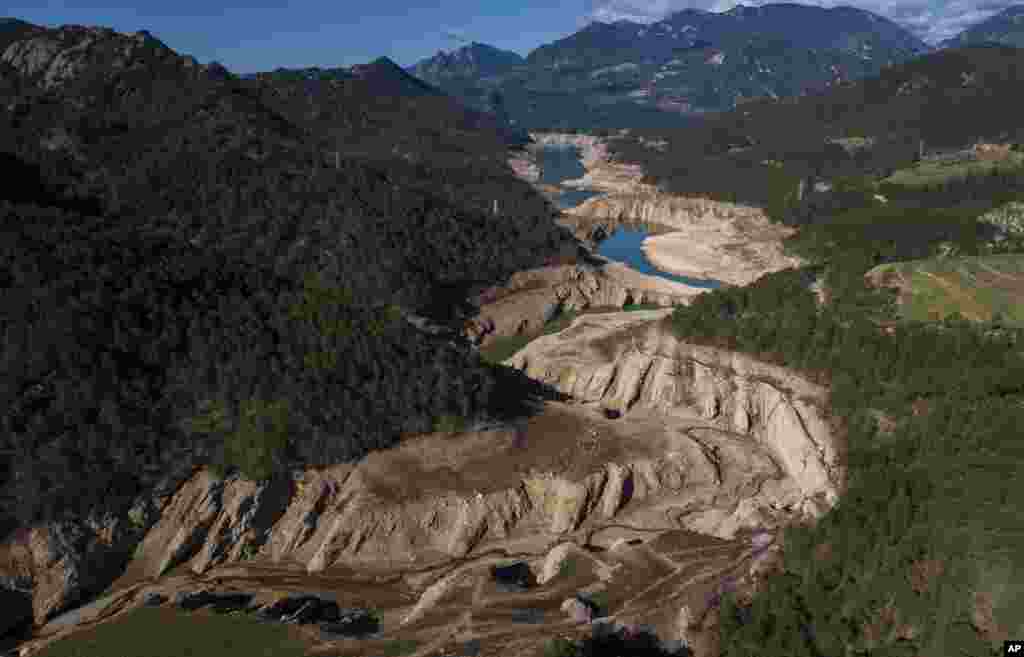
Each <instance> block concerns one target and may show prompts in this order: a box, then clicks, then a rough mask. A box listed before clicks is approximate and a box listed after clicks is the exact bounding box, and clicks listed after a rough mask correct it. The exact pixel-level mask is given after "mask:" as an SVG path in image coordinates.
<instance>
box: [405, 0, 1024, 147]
mask: <svg viewBox="0 0 1024 657" xmlns="http://www.w3.org/2000/svg"><path fill="white" fill-rule="evenodd" d="M1021 14H1022V11H1021V9H1020V8H1011V9H1008V10H1006V11H1004V12H1002V13H1001V14H999V15H997V16H996V17H993V18H991V19H989V20H988V21H985V22H983V23H982V24H979V25H978V26H976V27H972V28H969V29H968V30H965V31H964V33H963V34H962V35H960V36H959V37H957V39H955V40H950V42H947V43H946V44H944V46H945V47H948V46H950V45H966V44H967V43H975V42H977V40H978V38H979V37H978V35H979V34H981V35H988V36H986V37H985V38H986V39H989V40H992V39H995V40H999V41H1001V42H1003V43H1007V44H1011V45H1012V44H1013V43H1015V42H1014V39H1015V38H1016V39H1019V38H1020V35H1021V34H1024V29H1021V28H1020V27H1019V26H1020V25H1024V24H1021V23H1018V22H1014V21H1015V20H1017V21H1019V20H1020V19H1019V18H1016V19H1015V18H1014V17H1015V16H1017V17H1019V16H1020V15H1021ZM1014 30H1017V31H1016V32H1015V31H1014ZM993 35H997V36H998V38H996V36H993ZM1015 35H1016V36H1015ZM933 50H936V48H935V47H933V46H931V45H929V44H927V43H925V42H924V41H922V40H921V39H919V38H917V37H916V36H914V35H913V34H912V33H911V32H910V31H909V30H908V29H906V28H904V27H902V26H900V25H899V24H897V23H895V22H893V21H891V20H889V19H887V18H883V17H882V16H879V15H877V14H874V13H872V12H870V11H866V10H863V9H856V8H853V7H835V8H829V9H826V8H822V7H817V6H808V5H800V4H795V3H777V4H769V5H763V6H760V7H749V6H744V5H738V6H737V7H735V8H733V9H731V10H729V11H726V12H721V13H717V12H711V11H704V10H700V9H685V10H682V11H678V12H675V13H672V14H670V15H669V16H667V17H666V18H664V19H663V20H660V21H657V22H655V23H652V24H649V25H644V24H641V23H636V22H632V21H627V20H621V21H616V22H613V23H603V22H597V21H595V22H592V23H590V24H589V25H587V26H586V27H584V28H583V29H581V30H579V31H577V32H575V33H574V34H571V35H569V36H568V37H566V38H564V39H559V40H557V41H555V42H553V43H549V44H544V45H542V46H540V47H538V48H536V49H535V50H533V51H532V52H530V53H529V54H527V56H526V57H525V58H523V57H520V56H519V55H518V54H516V53H513V52H509V51H503V50H499V49H497V48H493V47H491V46H488V45H485V44H480V43H473V44H470V45H468V46H464V47H462V48H459V49H458V50H455V51H453V52H450V53H444V52H440V53H438V54H437V55H435V56H433V57H430V58H428V59H424V60H422V61H420V62H418V63H416V64H415V65H413V66H410V67H408V68H407V69H406V70H407V71H409V72H410V73H413V74H414V75H416V76H417V77H420V78H422V79H424V80H426V81H427V82H429V83H431V84H434V85H437V86H438V87H440V88H441V89H443V90H445V91H447V92H448V93H450V94H452V95H454V96H456V97H458V98H460V99H461V100H462V101H463V102H465V103H466V104H468V105H470V106H473V107H476V108H478V109H482V110H487V111H493V110H494V109H495V101H496V100H497V101H498V102H499V103H500V105H501V109H502V110H503V111H505V112H507V114H508V116H509V117H511V118H512V120H514V121H516V122H517V123H518V124H519V125H522V126H525V127H528V128H531V129H533V128H558V129H565V128H568V127H573V128H581V129H583V128H588V127H590V128H595V127H619V128H621V127H654V126H656V125H662V124H666V123H667V124H672V123H675V124H676V125H678V124H679V123H680V121H679V118H678V117H679V115H680V114H683V115H693V114H696V115H699V114H703V113H706V112H709V111H722V110H727V109H730V108H732V107H735V106H736V105H738V104H741V103H743V102H745V101H748V100H750V99H752V98H757V97H765V96H767V97H785V96H795V95H801V94H806V93H811V92H814V91H817V90H821V89H825V88H828V87H830V86H834V85H836V84H841V83H843V82H848V81H851V80H856V79H861V78H864V77H869V76H872V75H876V74H878V73H879V72H880V71H881V70H882V69H883V68H885V67H886V66H890V65H893V64H897V63H900V62H903V61H907V60H909V59H911V58H913V57H916V56H918V55H921V54H924V53H927V52H931V51H933ZM670 117H673V118H674V121H673V119H672V118H670Z"/></svg>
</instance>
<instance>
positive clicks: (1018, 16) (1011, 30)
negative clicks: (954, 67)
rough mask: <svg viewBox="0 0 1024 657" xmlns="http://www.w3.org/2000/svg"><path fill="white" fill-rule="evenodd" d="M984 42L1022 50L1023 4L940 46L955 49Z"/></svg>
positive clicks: (1008, 8)
mask: <svg viewBox="0 0 1024 657" xmlns="http://www.w3.org/2000/svg"><path fill="white" fill-rule="evenodd" d="M986 42H987V43H999V44H1003V45H1007V46H1015V47H1017V48H1024V4H1020V5H1013V6H1011V7H1007V8H1006V9H1003V10H1002V11H1000V12H998V13H996V14H993V15H992V16H989V17H988V18H986V19H985V20H983V21H981V22H979V23H976V24H974V25H972V26H970V27H968V28H967V29H965V30H963V31H962V32H960V34H958V35H956V36H955V37H953V38H951V39H947V40H945V41H943V42H942V43H941V44H940V46H941V47H944V48H955V47H959V46H969V45H978V44H982V43H986Z"/></svg>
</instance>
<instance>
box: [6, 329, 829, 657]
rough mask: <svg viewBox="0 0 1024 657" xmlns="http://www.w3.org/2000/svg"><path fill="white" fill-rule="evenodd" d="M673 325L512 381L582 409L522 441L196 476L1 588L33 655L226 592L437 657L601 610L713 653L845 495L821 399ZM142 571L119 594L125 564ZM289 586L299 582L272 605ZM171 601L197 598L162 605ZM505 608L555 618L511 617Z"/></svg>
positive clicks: (542, 418) (536, 347)
mask: <svg viewBox="0 0 1024 657" xmlns="http://www.w3.org/2000/svg"><path fill="white" fill-rule="evenodd" d="M668 312H670V311H650V312H633V313H610V314H607V315H587V316H584V317H581V318H579V319H577V320H576V321H575V322H574V323H573V324H572V325H571V326H570V327H569V328H568V329H566V330H565V331H562V332H561V333H558V334H554V335H552V336H547V337H544V338H540V339H538V340H536V341H535V342H534V343H532V344H531V345H529V346H528V347H527V348H526V349H524V350H523V351H522V352H520V353H519V354H517V356H515V357H514V358H513V359H512V364H513V365H514V366H516V367H519V368H521V369H524V370H526V371H527V373H529V374H531V375H532V376H535V377H537V378H540V379H543V380H546V381H549V382H551V383H554V384H555V385H557V386H558V387H559V388H561V389H562V390H563V391H565V392H568V393H570V394H572V395H573V396H574V397H575V401H574V402H573V403H568V404H567V403H561V402H548V403H546V404H545V405H544V406H543V408H542V409H540V411H539V413H538V414H537V415H536V416H535V417H532V418H529V419H527V420H524V421H523V422H524V423H523V425H522V426H515V427H511V426H499V427H493V428H488V429H481V430H478V431H473V432H467V433H464V434H458V435H455V436H451V435H447V434H445V435H440V434H433V435H429V436H420V437H413V438H410V439H407V440H405V441H403V442H402V443H401V444H400V445H398V446H396V447H395V448H393V449H390V450H386V451H381V452H373V453H371V454H369V455H367V456H366V457H365V458H363V459H362V460H360V461H359V462H357V463H349V464H339V465H335V466H332V467H328V468H322V469H309V470H304V471H297V472H295V473H293V476H292V477H291V478H290V479H284V480H277V481H274V482H265V483H254V482H249V481H245V480H242V479H239V478H238V477H236V476H229V477H227V478H225V479H219V478H217V477H214V476H212V475H211V474H210V473H209V472H208V471H206V470H202V469H200V470H194V471H192V472H191V473H190V474H188V475H187V476H185V477H184V479H182V480H181V481H176V482H173V483H174V485H173V486H172V485H168V486H163V487H161V489H160V490H159V491H157V492H158V493H159V494H156V493H151V494H148V496H144V497H143V498H140V500H139V501H138V503H136V504H135V505H133V506H132V507H131V508H130V509H128V510H127V511H126V512H125V517H118V518H106V519H102V520H100V521H95V522H92V523H91V524H90V523H77V524H74V523H71V524H68V523H64V524H55V525H50V526H45V527H38V528H33V529H32V530H31V532H29V534H28V539H27V541H23V544H22V545H21V547H20V548H17V546H12V545H6V546H0V547H2V548H3V551H2V553H0V557H3V559H2V560H0V575H3V576H4V578H5V579H4V580H3V581H5V582H6V581H8V580H12V578H13V579H17V578H18V577H21V579H24V580H26V581H25V582H22V583H23V584H25V586H23V587H22V589H23V590H24V591H25V592H26V595H27V596H29V597H31V605H32V615H33V617H34V619H35V621H36V623H37V624H38V625H39V626H43V625H44V624H45V627H44V628H43V629H45V628H51V627H52V629H51V630H50V632H49V634H47V633H46V632H43V633H42V634H41V635H40V637H41V638H39V640H38V642H37V643H36V644H35V645H36V646H37V647H38V646H42V645H44V644H45V643H46V641H48V640H52V639H54V638H55V637H58V636H64V635H66V634H67V633H69V632H74V631H75V628H76V623H81V622H87V623H88V622H92V621H88V619H89V618H96V617H97V615H98V614H104V616H103V618H105V619H107V620H106V621H103V622H108V621H109V619H110V618H113V617H114V616H115V615H116V614H118V613H122V611H119V610H124V609H127V608H128V607H129V606H130V604H129V603H131V604H136V605H141V604H146V602H145V601H146V600H148V599H154V598H153V595H161V596H164V597H165V598H170V597H173V596H175V595H177V592H179V591H181V590H189V589H194V588H195V584H196V583H197V580H200V581H202V582H204V583H205V582H211V581H212V582H215V583H219V582H220V581H221V578H224V577H227V578H230V577H236V578H239V579H240V581H241V582H242V583H243V586H245V587H247V590H249V591H251V592H254V593H259V592H260V591H261V590H264V589H266V590H268V591H270V590H273V591H277V590H279V589H280V587H281V586H282V582H288V583H289V584H288V585H289V586H301V587H303V590H313V589H316V588H317V586H319V587H320V588H324V587H329V588H330V589H331V590H333V591H335V592H337V593H338V594H339V595H340V594H341V593H342V592H344V591H345V587H346V586H350V585H359V586H363V590H365V591H367V593H365V594H363V595H366V596H369V598H368V599H367V601H366V604H367V605H369V606H372V607H374V608H377V609H380V611H381V618H382V621H381V631H382V632H383V633H384V634H382V635H381V636H382V637H384V639H390V638H395V637H408V636H417V637H429V640H430V641H434V640H437V637H438V636H449V635H454V634H455V633H456V631H461V630H460V628H462V629H465V628H467V627H469V628H471V627H472V621H473V619H474V618H477V619H478V622H479V623H481V624H482V625H484V626H488V625H489V624H494V623H516V622H530V623H532V625H531V628H537V631H538V632H539V631H541V629H544V628H548V626H547V625H546V623H552V624H553V625H552V626H551V628H549V629H550V630H551V631H552V632H554V631H560V630H558V628H559V627H561V626H560V625H558V623H564V622H565V619H566V613H567V612H568V613H570V614H573V617H574V618H577V619H578V620H579V622H581V623H583V624H586V623H587V622H589V621H590V620H593V619H594V618H593V617H594V614H593V613H592V612H590V611H588V610H587V609H583V608H582V607H579V606H578V605H574V607H576V609H575V611H574V610H557V609H556V607H554V606H551V605H552V604H554V605H557V602H558V601H561V600H565V599H567V598H570V599H576V596H577V595H590V594H594V593H597V592H602V591H605V592H607V593H608V594H609V596H610V597H609V598H608V599H609V600H610V601H611V602H610V603H609V604H610V607H609V609H608V611H607V612H606V611H605V609H604V607H605V605H604V603H602V605H601V607H602V614H603V615H614V616H616V618H617V619H619V620H622V621H623V622H625V623H633V622H636V619H639V620H640V621H641V622H643V623H647V622H651V623H653V624H654V625H656V626H658V628H659V632H658V634H659V636H662V637H668V638H672V639H675V640H677V641H681V640H686V641H693V642H694V645H702V644H701V641H704V638H702V637H706V636H711V635H713V634H714V632H713V629H708V628H709V627H710V626H709V625H708V623H709V622H710V621H707V618H713V617H714V615H713V610H714V605H715V604H717V603H716V602H715V599H716V598H715V595H717V594H715V591H716V590H720V589H721V590H724V589H722V587H726V588H729V587H732V588H733V589H734V588H735V586H737V584H736V582H741V583H742V582H746V581H747V580H749V579H750V578H752V577H754V576H755V575H756V574H757V572H759V571H761V570H764V568H765V566H764V564H762V563H761V562H762V561H763V558H762V557H761V556H760V555H768V554H770V553H771V552H772V550H773V549H777V546H775V545H774V538H773V536H772V533H773V532H774V531H775V530H776V529H777V528H779V527H780V526H782V525H785V524H787V523H790V522H793V521H797V520H803V519H811V518H815V517H818V516H819V515H820V514H821V513H822V512H823V511H824V510H826V509H828V508H829V507H830V506H831V505H832V504H834V503H835V500H836V496H837V494H838V491H839V488H840V486H841V485H842V480H843V474H842V471H841V469H840V467H839V465H838V456H837V453H838V448H837V445H836V444H835V442H834V440H833V438H832V437H831V435H830V433H829V430H828V425H827V423H826V421H825V419H824V418H823V416H822V414H821V405H822V404H823V403H824V391H823V390H822V389H820V388H818V387H816V386H814V385H812V384H810V383H808V382H806V381H804V380H802V379H800V378H799V377H797V376H795V375H793V374H792V373H789V372H787V371H786V370H785V369H783V368H779V367H773V366H769V365H765V364H762V363H758V362H756V361H753V360H751V359H749V358H747V357H745V356H740V355H736V354H731V353H728V352H722V351H717V350H714V349H707V348H700V347H694V346H692V345H686V344H683V343H679V342H678V341H676V340H675V339H674V338H673V337H672V336H671V335H669V334H668V333H667V332H666V331H665V330H664V328H663V327H662V326H661V325H660V324H659V322H658V320H660V319H662V318H664V317H666V316H667V314H668ZM609 408H611V409H614V410H618V411H619V415H617V416H616V415H614V414H606V413H604V412H602V411H603V410H607V409H609ZM612 418H614V419H612ZM751 530H754V531H755V534H754V537H753V539H750V538H747V537H746V535H747V532H748V531H751ZM757 532H760V533H757ZM765 532H767V533H765ZM610 546H614V547H613V549H609V547H610ZM584 547H585V548H587V549H583V548H584ZM16 548H17V549H16ZM133 551H134V552H133ZM132 552H133V557H132V558H131V560H130V562H129V563H128V570H127V571H125V574H124V575H121V576H120V578H119V579H117V581H116V582H114V583H113V585H112V581H113V580H114V578H117V577H118V573H119V569H116V568H111V567H109V563H113V562H116V557H117V555H123V554H126V553H132ZM499 555H504V557H505V559H502V558H501V556H499ZM513 555H514V557H515V558H514V561H513V562H512V563H509V562H508V561H507V558H508V557H511V556H513ZM249 560H255V565H254V566H250V565H249V564H248V563H247V562H248V561H249ZM273 572H278V573H281V574H282V575H286V577H283V576H282V575H279V576H278V577H277V579H274V580H273V581H274V582H276V583H271V582H269V581H268V582H266V583H265V584H263V585H260V582H261V581H263V580H267V579H268V578H271V577H272V573H273ZM339 573H357V574H358V575H359V578H360V579H359V580H358V581H359V582H364V583H365V582H370V583H371V584H370V585H369V587H367V586H366V585H365V584H358V582H357V581H356V579H354V576H351V575H339ZM346 577H347V578H348V579H347V580H345V581H347V582H349V583H348V584H345V583H344V582H343V581H342V580H343V579H344V578H346ZM211 578H212V579H211ZM175 579H178V580H182V579H184V583H183V584H181V585H175V586H178V588H175V587H174V586H170V585H167V584H165V585H164V586H163V587H160V586H159V585H160V583H161V582H171V581H174V580H175ZM19 581H20V580H19ZM140 582H141V583H140ZM146 582H149V583H151V584H146ZM313 582H321V583H320V584H319V585H317V584H314V583H313ZM185 584H189V585H190V586H187V587H185V588H184V589H183V588H181V587H182V586H184V585H185ZM150 585H155V587H156V588H150V589H149V590H148V591H143V590H141V589H140V587H143V586H150ZM108 586H109V587H110V588H109V590H110V591H112V593H110V594H108V595H107V596H106V597H105V598H103V599H102V600H100V601H97V602H96V603H92V604H90V605H89V607H88V608H81V610H78V609H76V610H73V611H71V612H69V613H68V614H65V615H64V616H60V617H59V618H54V616H55V615H56V614H58V613H59V612H60V611H62V610H66V609H68V608H71V607H74V606H75V605H78V604H81V603H83V602H85V601H87V600H88V599H89V597H90V596H91V595H94V594H95V593H97V592H98V591H101V590H103V589H105V588H107V587H108ZM399 586H401V587H403V588H402V591H401V592H400V595H399V593H398V592H392V593H388V592H389V591H392V590H393V589H394V588H395V587H399ZM389 587H391V588H389ZM227 592H228V593H230V592H231V589H228V590H227ZM235 593H237V591H235ZM235 593H232V595H234V594H235ZM534 595H536V596H537V597H536V598H533V597H531V596H534ZM373 596H381V599H379V600H377V599H374V598H373ZM389 596H390V597H389ZM505 596H520V597H519V598H517V599H519V600H521V601H525V600H526V599H527V598H529V599H531V600H533V602H532V603H531V604H533V605H536V606H538V609H535V610H533V611H532V612H531V613H530V614H526V616H523V614H519V613H518V612H516V614H518V615H516V614H512V615H511V616H510V615H509V613H508V608H507V604H508V603H507V600H506V597H505ZM360 599H362V598H360ZM396 600H399V601H398V602H396ZM492 600H493V601H494V605H495V606H494V607H493V608H492V607H490V606H489V605H490V604H491V603H490V601H492ZM503 600H505V602H501V601H503ZM23 602H24V603H25V604H27V601H25V600H23ZM94 604H95V605H99V606H97V607H95V608H92V607H93V605H94ZM360 604H362V603H360ZM513 604H515V603H514V602H513ZM520 604H526V603H525V602H520ZM502 605H505V606H502ZM545 605H547V607H545ZM683 605H689V607H688V609H689V610H690V611H688V612H687V614H689V615H688V616H687V620H686V623H685V627H684V628H683V629H684V630H686V631H685V632H683V631H681V630H680V627H679V626H680V622H681V621H680V614H681V612H680V609H681V607H682V606H683ZM23 606H24V605H23ZM25 609H26V612H25V613H27V607H25ZM544 609H547V610H548V611H547V612H545V611H544ZM104 610H108V611H104ZM709 610H710V611H709ZM520 611H522V610H520ZM577 612H579V613H577ZM522 618H527V619H528V620H526V621H524V620H522ZM51 619H52V620H51ZM83 619H85V620H84V621H83ZM516 619H519V620H516ZM700 619H704V620H703V621H701V620H700ZM47 620H49V623H47V622H46V621H47ZM96 622H99V621H96ZM702 633H703V634H702ZM530 636H532V637H535V640H534V641H533V643H527V642H525V639H526V637H525V635H524V642H523V643H522V644H521V645H520V644H517V645H516V646H515V649H512V647H510V648H509V651H507V652H503V653H502V654H509V655H516V656H518V655H524V656H525V655H528V654H536V651H537V648H538V646H539V645H540V643H538V641H540V642H542V639H536V637H538V636H541V635H535V634H533V633H531V634H530ZM47 637H49V638H47ZM384 639H382V640H384ZM322 640H327V639H322ZM33 650H35V648H33ZM26 654H30V653H26ZM697 654H700V655H701V657H703V655H705V654H706V655H711V654H713V653H712V652H699V653H697Z"/></svg>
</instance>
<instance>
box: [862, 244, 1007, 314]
mask: <svg viewBox="0 0 1024 657" xmlns="http://www.w3.org/2000/svg"><path fill="white" fill-rule="evenodd" d="M868 276H869V277H872V278H876V277H882V276H885V277H886V278H887V279H888V280H889V281H892V283H893V284H895V285H896V286H897V287H899V288H900V291H901V292H900V302H899V307H900V314H901V316H903V317H904V318H906V319H914V320H922V321H928V320H936V319H943V318H945V317H948V316H949V315H952V314H953V313H960V314H961V315H963V316H964V317H965V318H967V319H970V320H973V321H990V320H992V319H993V318H995V317H996V316H999V317H1000V318H1001V319H1002V320H1003V321H1004V322H1005V323H1006V324H1008V325H1014V326H1024V255H1018V254H1006V255H991V256H976V257H959V258H931V259H928V260H910V261H906V262H894V263H889V264H885V265H879V266H877V267H875V268H874V269H872V270H871V271H870V272H868Z"/></svg>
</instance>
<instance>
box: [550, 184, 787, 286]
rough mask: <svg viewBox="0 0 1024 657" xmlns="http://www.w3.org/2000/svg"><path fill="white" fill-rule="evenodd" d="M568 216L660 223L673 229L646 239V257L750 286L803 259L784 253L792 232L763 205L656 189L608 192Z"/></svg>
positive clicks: (675, 269)
mask: <svg viewBox="0 0 1024 657" xmlns="http://www.w3.org/2000/svg"><path fill="white" fill-rule="evenodd" d="M568 214H569V215H572V216H577V217H586V218H588V219H589V220H591V221H593V220H606V221H607V222H608V223H609V227H613V226H614V224H615V222H617V221H621V220H630V221H641V222H646V223H654V224H661V225H663V226H666V227H668V228H671V229H673V232H671V233H667V234H664V235H656V236H652V237H648V238H647V239H646V240H644V243H643V250H644V255H645V256H646V257H647V259H648V260H650V261H651V263H652V264H653V265H655V266H656V267H657V268H658V269H661V270H663V271H667V272H670V273H673V274H679V275H682V276H690V277H695V278H712V279H716V280H720V281H723V282H725V283H729V284H732V285H746V284H748V283H751V282H753V281H755V280H757V279H758V278H760V277H761V276H763V275H764V274H766V273H769V272H773V271H778V270H780V269H786V268H787V267H796V266H799V265H800V264H801V261H800V260H799V259H798V258H796V257H793V256H789V255H787V254H785V253H784V252H783V248H782V240H783V239H784V238H785V237H787V236H788V235H790V234H791V233H792V232H793V231H792V229H790V228H787V227H785V226H782V225H779V224H774V223H772V222H771V221H769V219H768V218H767V217H766V216H765V215H764V212H763V211H761V210H760V209H759V208H753V207H748V206H743V205H738V204H735V203H724V202H718V201H711V200H708V199H702V198H687V197H681V196H673V195H669V194H662V193H658V192H645V193H631V194H610V195H605V196H600V197H595V198H591V199H588V200H587V201H584V202H583V203H582V204H580V205H578V206H576V207H574V208H572V209H570V210H569V211H568Z"/></svg>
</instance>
